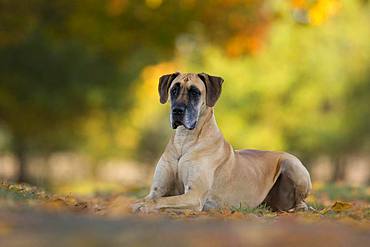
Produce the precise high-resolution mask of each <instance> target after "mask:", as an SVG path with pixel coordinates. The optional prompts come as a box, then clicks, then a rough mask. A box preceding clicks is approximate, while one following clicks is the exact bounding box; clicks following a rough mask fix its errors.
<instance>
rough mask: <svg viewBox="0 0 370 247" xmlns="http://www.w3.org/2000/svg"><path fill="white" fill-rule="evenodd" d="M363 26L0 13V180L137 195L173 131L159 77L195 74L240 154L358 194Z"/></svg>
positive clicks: (328, 3)
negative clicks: (278, 158) (216, 79)
mask: <svg viewBox="0 0 370 247" xmlns="http://www.w3.org/2000/svg"><path fill="white" fill-rule="evenodd" d="M369 23H370V3H369V1H368V0H264V1H261V0H212V1H211V0H202V1H200V0H199V1H197V0H178V1H171V0H135V1H133V0H132V1H130V0H106V1H101V0H80V1H68V0H53V1H47V0H27V1H15V0H0V179H1V180H8V181H19V182H28V183H31V184H35V185H39V186H44V187H45V188H48V189H50V190H53V191H59V192H72V193H79V194H89V193H95V192H96V191H101V192H105V191H114V190H129V189H132V188H135V187H137V186H146V185H147V184H148V183H149V182H150V179H151V176H152V170H153V168H154V166H155V164H156V162H157V160H158V158H159V156H160V154H161V152H162V151H163V149H164V146H165V144H166V143H167V141H168V138H169V136H170V134H171V132H172V130H171V128H170V125H169V117H168V106H164V105H161V104H160V103H159V96H158V93H157V85H158V78H159V77H160V76H161V75H163V74H166V73H171V72H174V71H182V72H187V71H192V72H203V71H204V72H207V73H209V74H212V75H218V76H221V77H223V78H224V79H225V82H224V84H223V93H222V95H221V98H220V100H219V101H218V103H217V105H216V110H215V111H216V118H217V122H218V124H219V127H220V129H221V130H222V132H223V133H224V135H225V138H226V139H227V140H228V141H229V142H230V143H232V145H233V146H234V147H235V148H236V149H242V148H255V149H268V150H284V151H288V152H291V153H293V154H295V155H297V156H298V157H300V158H301V159H302V160H303V162H304V164H305V165H306V166H307V167H308V169H309V170H310V172H311V174H312V179H313V181H314V183H315V184H320V183H334V182H336V183H341V184H349V185H351V186H361V187H366V186H368V185H369V182H370V179H369V178H370V152H369V151H370V28H369Z"/></svg>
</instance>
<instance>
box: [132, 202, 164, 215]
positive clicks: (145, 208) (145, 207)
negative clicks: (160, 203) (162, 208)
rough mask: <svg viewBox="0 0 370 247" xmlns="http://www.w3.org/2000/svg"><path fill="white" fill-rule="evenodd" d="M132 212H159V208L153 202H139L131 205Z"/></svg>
mask: <svg viewBox="0 0 370 247" xmlns="http://www.w3.org/2000/svg"><path fill="white" fill-rule="evenodd" d="M131 208H132V212H133V213H135V214H149V213H158V212H159V210H158V209H157V208H156V207H155V206H154V205H152V203H146V202H138V203H135V204H133V205H132V206H131Z"/></svg>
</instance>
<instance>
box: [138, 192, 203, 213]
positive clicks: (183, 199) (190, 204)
mask: <svg viewBox="0 0 370 247" xmlns="http://www.w3.org/2000/svg"><path fill="white" fill-rule="evenodd" d="M204 195H205V193H199V192H197V191H188V192H187V193H185V194H182V195H178V196H170V197H160V198H158V199H155V200H152V201H150V202H146V203H145V204H143V205H142V207H140V208H139V209H138V211H140V212H143V213H150V212H158V211H159V210H160V209H191V210H195V211H202V208H203V204H204Z"/></svg>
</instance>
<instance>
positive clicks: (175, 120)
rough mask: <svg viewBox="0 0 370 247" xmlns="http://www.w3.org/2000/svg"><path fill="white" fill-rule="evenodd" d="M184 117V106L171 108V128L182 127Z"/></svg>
mask: <svg viewBox="0 0 370 247" xmlns="http://www.w3.org/2000/svg"><path fill="white" fill-rule="evenodd" d="M184 116H185V105H176V106H174V107H172V128H174V129H176V128H177V127H178V126H180V125H183V124H184V123H183V121H184Z"/></svg>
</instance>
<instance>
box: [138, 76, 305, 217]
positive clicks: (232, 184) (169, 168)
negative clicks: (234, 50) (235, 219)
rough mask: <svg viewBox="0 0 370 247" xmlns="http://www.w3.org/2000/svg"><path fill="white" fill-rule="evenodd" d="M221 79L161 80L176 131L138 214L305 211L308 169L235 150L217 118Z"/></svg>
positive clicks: (277, 156)
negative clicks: (262, 207) (259, 209)
mask: <svg viewBox="0 0 370 247" xmlns="http://www.w3.org/2000/svg"><path fill="white" fill-rule="evenodd" d="M222 83H223V79H222V78H221V77H217V76H211V75H208V74H205V73H199V74H195V73H179V72H176V73H173V74H167V75H163V76H161V77H160V79H159V86H158V91H159V96H160V102H161V103H162V104H165V103H166V102H167V101H168V98H170V101H171V113H170V123H171V126H172V128H173V129H175V131H174V132H173V135H172V137H171V139H170V141H169V143H168V144H167V146H166V148H165V151H164V153H163V154H162V156H161V158H160V160H159V161H158V163H157V166H156V169H155V172H154V177H153V182H152V185H151V188H150V192H149V194H148V195H147V196H146V197H145V198H144V199H143V200H142V201H139V202H137V203H135V204H134V205H133V210H134V211H135V212H144V213H149V212H158V211H160V210H162V209H164V210H166V209H174V210H185V209H188V210H189V209H190V210H195V211H202V210H211V209H220V208H230V207H249V208H254V207H257V206H259V205H260V204H262V203H265V204H266V205H267V206H268V207H270V208H271V209H272V210H274V211H294V210H301V209H303V210H306V209H307V208H308V207H307V205H306V203H305V201H304V199H305V198H306V197H307V195H308V194H309V192H310V190H311V187H312V185H311V179H310V175H309V173H308V171H307V169H306V168H305V167H304V166H303V165H302V163H301V161H300V160H299V159H298V158H296V157H295V156H293V155H291V154H289V153H285V152H274V151H259V150H249V149H247V150H233V148H232V146H231V145H230V144H229V143H228V142H227V141H225V139H224V137H223V135H222V133H221V131H220V129H219V128H218V127H217V123H216V120H215V116H214V105H215V103H216V101H217V100H218V98H219V97H220V95H221V89H222Z"/></svg>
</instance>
